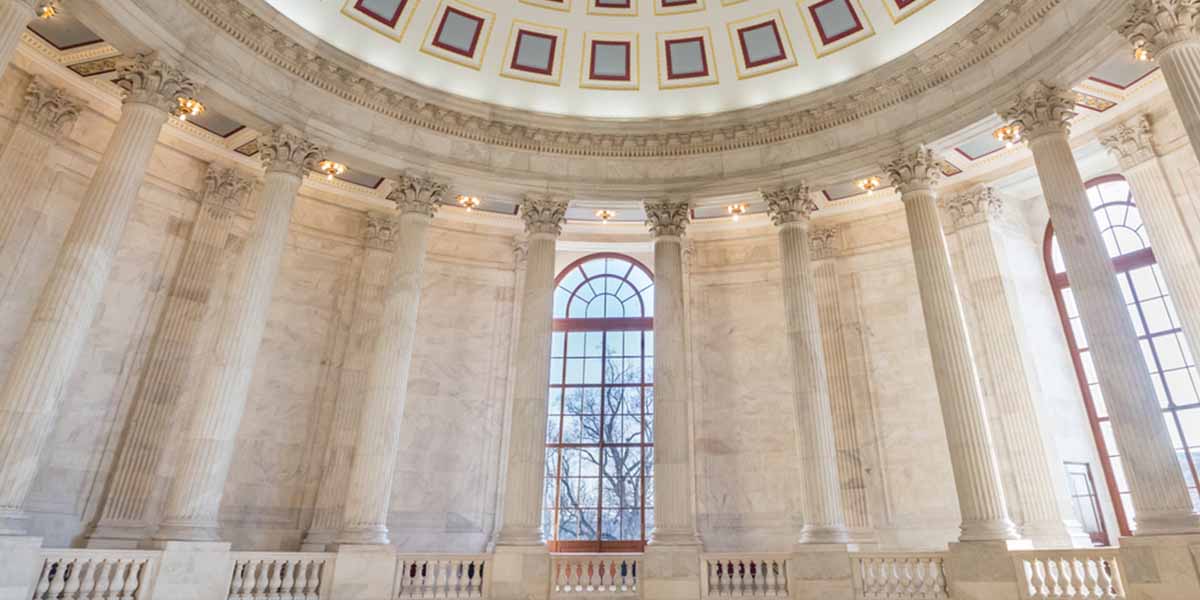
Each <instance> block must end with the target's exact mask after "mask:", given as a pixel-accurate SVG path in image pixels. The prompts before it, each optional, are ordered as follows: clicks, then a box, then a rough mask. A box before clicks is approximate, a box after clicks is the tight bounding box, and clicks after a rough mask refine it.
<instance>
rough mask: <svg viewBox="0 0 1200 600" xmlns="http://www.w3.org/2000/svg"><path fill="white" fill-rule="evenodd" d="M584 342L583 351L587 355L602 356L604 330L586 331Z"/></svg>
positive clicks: (592, 356)
mask: <svg viewBox="0 0 1200 600" xmlns="http://www.w3.org/2000/svg"><path fill="white" fill-rule="evenodd" d="M584 343H585V345H586V346H587V347H586V348H585V353H586V355H587V356H588V357H591V358H598V357H601V356H604V332H602V331H589V332H587V340H586V341H585V342H584Z"/></svg>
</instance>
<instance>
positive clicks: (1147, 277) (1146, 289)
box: [1129, 267, 1163, 301]
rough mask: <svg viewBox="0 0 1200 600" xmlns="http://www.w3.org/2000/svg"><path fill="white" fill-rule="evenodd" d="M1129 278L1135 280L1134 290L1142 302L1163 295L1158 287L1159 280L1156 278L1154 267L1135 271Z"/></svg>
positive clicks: (1131, 272)
mask: <svg viewBox="0 0 1200 600" xmlns="http://www.w3.org/2000/svg"><path fill="white" fill-rule="evenodd" d="M1129 277H1130V278H1131V279H1133V289H1134V291H1135V292H1137V295H1138V298H1139V299H1140V300H1142V301H1146V300H1150V299H1153V298H1158V297H1159V296H1162V295H1163V293H1162V290H1161V289H1159V287H1158V279H1157V278H1156V277H1155V276H1154V268H1153V267H1142V268H1140V269H1134V270H1132V271H1130V272H1129Z"/></svg>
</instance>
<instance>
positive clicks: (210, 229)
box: [88, 165, 254, 547]
mask: <svg viewBox="0 0 1200 600" xmlns="http://www.w3.org/2000/svg"><path fill="white" fill-rule="evenodd" d="M253 187H254V180H253V179H251V178H249V177H247V176H245V175H242V174H240V173H239V172H238V171H236V170H235V169H229V168H223V167H220V166H216V165H212V166H210V167H209V168H208V172H207V173H205V176H204V190H203V192H201V194H200V207H199V210H197V211H196V219H195V221H194V222H193V223H192V230H191V237H190V238H189V239H188V243H187V247H186V249H185V250H184V253H183V257H182V259H181V260H180V264H179V274H178V275H176V277H175V282H174V284H173V285H172V287H171V290H170V292H169V293H168V295H167V302H166V306H165V307H164V308H163V314H162V318H161V320H160V321H159V326H158V331H157V333H156V334H155V336H154V340H153V342H152V343H151V347H150V351H149V353H148V356H147V359H146V366H145V368H144V370H143V374H142V379H141V382H140V383H139V385H138V389H137V394H136V395H135V396H134V400H133V406H132V408H131V409H130V416H129V423H128V425H127V426H126V431H125V435H124V439H123V440H122V442H121V445H120V447H119V450H118V452H117V459H116V466H115V467H114V468H113V475H112V478H111V480H110V482H109V487H108V491H107V493H106V494H105V497H104V508H103V510H102V511H101V513H100V520H99V522H98V523H97V524H96V527H95V529H94V530H93V531H92V532H91V533H90V534H89V535H88V545H89V546H93V547H96V546H128V547H134V546H136V545H137V543H138V542H139V541H140V540H141V539H144V538H145V537H146V535H147V533H150V532H152V531H153V529H152V528H153V525H152V524H150V523H147V517H148V516H150V512H151V510H150V508H151V502H152V500H151V499H152V497H153V495H154V492H155V488H156V487H157V486H159V485H165V484H166V481H165V480H164V479H162V478H161V477H160V474H159V464H160V461H161V460H162V456H163V451H164V449H165V447H166V445H167V442H168V438H169V436H170V434H171V431H172V430H173V427H172V426H171V423H172V421H173V418H174V415H175V413H176V406H177V405H178V404H179V398H180V397H181V396H183V394H184V389H185V386H186V384H187V376H188V370H189V368H190V367H191V365H192V358H193V356H195V344H196V339H197V336H198V334H199V331H200V326H201V322H202V321H203V318H204V314H205V311H206V310H207V309H208V306H209V302H210V299H211V295H212V291H213V289H212V288H213V283H214V279H215V277H216V274H217V272H218V271H219V270H220V267H221V264H222V263H223V262H224V261H225V260H226V259H227V251H226V242H227V241H228V239H229V234H230V230H231V229H232V227H233V222H234V220H235V218H236V216H237V213H238V212H239V211H240V210H241V209H242V206H243V205H244V204H245V201H246V197H247V196H248V195H249V194H250V191H251V190H252V189H253ZM148 526H149V527H150V528H151V530H150V532H148V531H147V527H148Z"/></svg>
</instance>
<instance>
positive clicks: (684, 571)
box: [638, 530, 703, 600]
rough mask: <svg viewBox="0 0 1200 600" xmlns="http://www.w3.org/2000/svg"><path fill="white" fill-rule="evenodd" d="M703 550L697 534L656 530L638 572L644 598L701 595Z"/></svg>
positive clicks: (693, 599) (676, 599)
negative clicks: (701, 558) (668, 533)
mask: <svg viewBox="0 0 1200 600" xmlns="http://www.w3.org/2000/svg"><path fill="white" fill-rule="evenodd" d="M676 542H679V543H676ZM702 550H703V548H702V546H701V545H700V538H699V536H697V535H696V534H695V533H691V534H684V533H682V532H681V533H679V534H676V535H665V536H664V535H661V534H660V532H659V531H658V530H655V532H654V534H653V539H651V540H650V542H649V543H648V544H646V552H645V554H644V555H643V557H642V570H641V572H640V573H638V579H639V581H638V583H639V585H640V586H641V588H642V589H641V591H642V597H643V598H653V599H654V600H697V599H698V598H700V577H701V564H700V562H701V561H700V554H701V552H702Z"/></svg>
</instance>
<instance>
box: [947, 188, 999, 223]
mask: <svg viewBox="0 0 1200 600" xmlns="http://www.w3.org/2000/svg"><path fill="white" fill-rule="evenodd" d="M944 207H945V209H946V214H947V215H948V216H949V217H950V222H951V223H952V224H953V225H954V226H955V227H967V226H969V225H976V224H979V223H984V222H986V221H989V220H991V219H995V218H998V217H999V216H1001V214H1003V212H1004V199H1003V198H1002V197H1001V196H1000V194H999V192H997V191H996V190H995V189H994V188H991V187H988V186H978V187H975V188H972V189H970V190H967V191H965V192H963V193H961V194H955V195H953V196H950V197H948V198H946V199H945V201H944Z"/></svg>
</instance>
